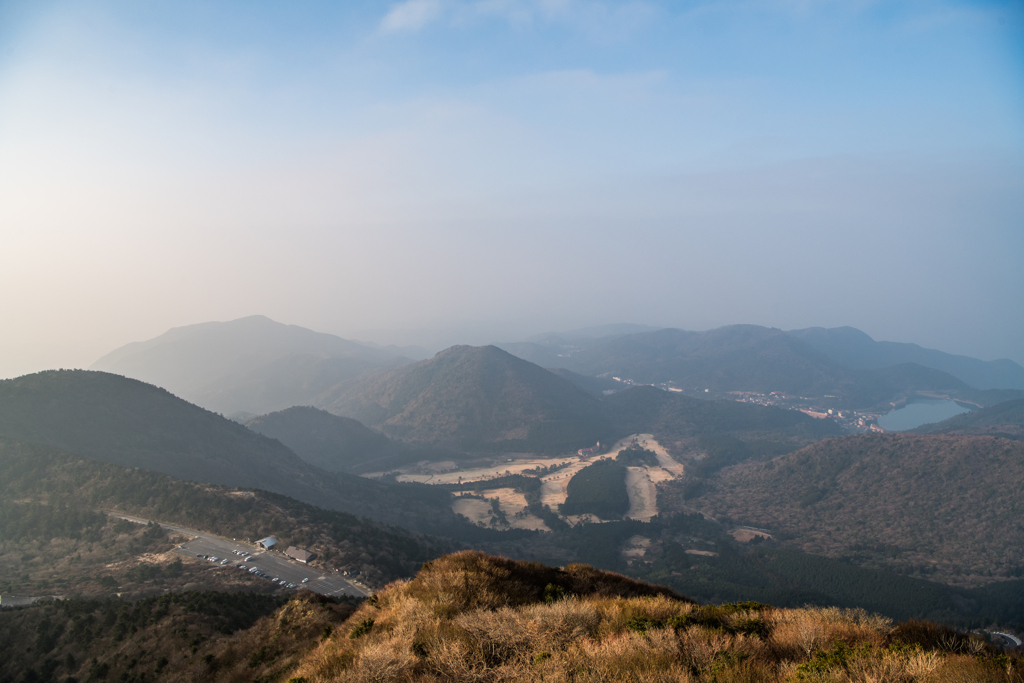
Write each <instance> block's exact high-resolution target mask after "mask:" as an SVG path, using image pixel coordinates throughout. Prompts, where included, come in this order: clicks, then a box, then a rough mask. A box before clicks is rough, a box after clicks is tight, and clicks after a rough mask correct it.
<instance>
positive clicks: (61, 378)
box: [0, 370, 460, 531]
mask: <svg viewBox="0 0 1024 683" xmlns="http://www.w3.org/2000/svg"><path fill="white" fill-rule="evenodd" d="M0 437H8V438H12V439H15V440H19V441H24V442H32V443H39V444H45V445H49V446H54V447H56V448H59V449H61V450H64V451H68V452H71V453H74V454H76V455H79V456H81V457H84V458H89V459H93V460H99V461H103V462H111V463H116V464H119V465H123V466H127V467H142V468H145V469H148V470H152V471H156V472H162V473H164V474H169V475H171V476H173V477H175V478H178V479H187V480H191V481H201V482H208V483H213V484H221V485H224V486H235V487H243V488H260V489H265V490H268V491H274V492H275V493H280V494H283V495H286V496H290V497H292V498H295V499H298V500H301V501H303V502H306V503H311V504H313V505H317V506H320V507H323V508H327V509H334V510H343V511H346V512H350V513H354V514H358V515H364V516H367V517H372V518H374V519H378V520H381V521H385V522H387V523H401V524H403V525H404V526H408V527H411V528H414V529H417V530H421V531H431V530H440V529H444V530H446V531H453V530H454V531H457V529H458V528H459V525H460V522H459V520H458V518H457V517H456V516H455V515H454V513H452V511H451V509H450V508H449V499H450V496H449V495H448V494H447V493H445V492H443V491H440V490H437V489H431V488H429V487H426V486H417V485H392V484H386V483H382V482H378V481H372V480H368V479H364V478H362V477H357V476H354V475H350V474H344V473H330V472H326V471H324V470H321V469H319V468H317V467H314V466H313V465H310V464H309V463H307V462H305V461H304V460H302V459H301V458H299V457H298V456H297V455H295V454H294V453H292V452H291V451H290V450H289V449H288V448H287V447H285V446H284V445H283V444H282V443H281V442H279V441H277V440H276V439H270V438H267V437H265V436H262V435H260V434H257V433H255V432H253V431H250V430H249V429H246V428H245V427H244V426H243V425H240V424H237V423H235V422H232V421H231V420H227V419H225V418H223V417H221V416H220V415H217V414H216V413H211V412H209V411H207V410H204V409H202V408H199V407H197V406H194V405H192V404H190V403H188V402H186V401H183V400H181V399H180V398H177V397H176V396H173V395H172V394H170V393H168V392H166V391H164V390H163V389H159V388H157V387H154V386H152V385H149V384H144V383H142V382H139V381H136V380H132V379H127V378H124V377H120V376H118V375H111V374H109V373H104V372H89V371H82V370H68V371H49V372H41V373H37V374H34V375H25V376H24V377H19V378H17V379H11V380H3V381H0Z"/></svg>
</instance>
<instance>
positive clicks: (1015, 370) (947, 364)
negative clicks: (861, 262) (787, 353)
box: [788, 327, 1024, 390]
mask: <svg viewBox="0 0 1024 683" xmlns="http://www.w3.org/2000/svg"><path fill="white" fill-rule="evenodd" d="M788 334H790V335H792V336H794V337H796V338H797V339H800V340H801V341H804V342H806V343H807V344H809V345H810V346H811V347H813V348H814V349H816V350H817V351H820V352H821V353H823V354H824V355H826V356H828V357H829V358H831V359H832V360H834V361H836V362H837V363H840V364H842V365H844V366H846V367H848V368H850V369H852V370H877V369H880V368H885V367H889V366H892V365H899V364H901V363H916V364H918V365H923V366H925V367H928V368H934V369H936V370H941V371H942V372H946V373H949V374H950V375H953V376H954V377H957V378H959V379H960V380H962V381H964V382H965V383H967V384H968V385H970V386H972V387H974V388H975V389H1021V390H1024V367H1021V366H1020V365H1018V364H1017V363H1014V362H1013V361H1012V360H1007V359H1001V360H993V361H983V360H978V359H977V358H970V357H968V356H957V355H954V354H951V353H944V352H942V351H936V350H934V349H926V348H923V347H921V346H918V345H917V344H905V343H899V342H887V341H875V340H874V339H872V338H871V337H870V336H868V335H867V334H865V333H864V332H861V331H860V330H858V329H856V328H854V327H835V328H831V329H826V328H824V327H809V328H807V329H803V330H791V331H790V332H788Z"/></svg>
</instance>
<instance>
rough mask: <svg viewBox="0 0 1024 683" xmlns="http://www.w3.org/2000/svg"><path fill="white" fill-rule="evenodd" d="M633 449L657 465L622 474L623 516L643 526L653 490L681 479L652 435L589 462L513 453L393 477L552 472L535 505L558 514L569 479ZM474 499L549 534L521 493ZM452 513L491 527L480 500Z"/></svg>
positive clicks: (460, 480) (461, 478)
mask: <svg viewBox="0 0 1024 683" xmlns="http://www.w3.org/2000/svg"><path fill="white" fill-rule="evenodd" d="M633 444H637V445H639V446H641V447H642V448H646V449H647V450H649V451H651V452H653V453H654V454H655V456H656V457H657V459H658V464H657V465H655V466H632V467H629V468H628V473H627V475H626V488H627V491H628V493H629V503H630V509H629V512H628V513H627V514H626V517H628V518H629V519H637V520H644V521H647V520H650V519H651V518H652V517H654V516H655V515H657V514H658V505H657V500H658V496H657V485H658V484H660V483H662V482H666V481H670V480H672V479H675V478H677V477H680V476H682V474H683V465H682V464H680V463H679V462H677V461H676V460H675V459H674V458H673V457H672V456H671V455H669V454H668V452H667V451H666V450H665V448H664V447H663V446H662V445H661V444H660V443H658V441H657V440H656V439H655V438H654V436H653V435H652V434H632V435H630V436H627V437H626V438H624V439H620V440H619V441H618V442H616V443H615V444H614V445H612V446H611V448H608V449H606V451H605V452H604V453H602V454H599V455H595V456H593V457H589V458H586V457H581V456H579V455H566V456H561V457H554V458H546V457H536V456H532V455H530V454H524V453H515V454H509V455H508V456H502V457H495V458H487V459H477V460H476V461H473V462H463V463H458V462H455V461H452V460H446V461H443V462H427V461H424V462H419V463H416V464H414V465H408V466H406V467H403V468H401V469H399V470H396V472H397V477H396V478H397V480H398V481H402V482H417V483H421V484H430V485H435V484H437V485H440V484H466V483H473V482H480V481H487V480H489V479H496V478H498V477H503V476H507V475H511V474H522V473H523V472H528V471H531V470H532V471H536V470H539V469H548V468H551V467H555V468H556V469H554V470H553V471H551V472H548V473H547V474H544V475H542V476H541V477H539V478H540V481H541V490H540V502H541V504H543V505H546V506H548V507H550V508H551V509H552V510H554V511H556V512H557V511H558V507H559V506H560V505H562V504H563V503H564V502H565V499H566V495H567V492H566V486H567V485H568V484H569V480H570V479H572V478H573V476H575V475H576V474H577V473H578V472H579V471H580V470H582V469H583V468H585V467H587V466H588V465H592V464H594V463H595V462H598V461H601V460H606V459H609V458H614V457H615V456H616V455H618V453H619V451H621V450H624V449H626V448H628V447H629V446H631V445H633ZM384 474H385V473H384V472H374V473H371V474H367V475H364V476H367V477H379V476H383V475H384ZM527 476H529V475H527ZM477 495H480V496H483V497H484V498H487V499H488V500H490V499H493V498H497V499H498V504H499V506H500V507H501V511H502V512H503V513H505V516H506V518H507V519H508V522H509V526H510V527H511V528H514V529H536V530H541V531H548V530H549V529H548V527H547V526H546V525H545V524H544V522H543V521H542V520H541V519H540V518H538V517H536V516H535V515H531V514H529V513H528V512H527V511H526V498H525V497H524V496H523V494H522V493H518V492H516V491H515V490H514V489H511V488H496V489H488V490H485V491H479V492H477ZM452 510H454V511H455V512H456V513H458V514H460V515H463V516H464V517H466V518H467V519H469V520H470V521H472V522H474V523H477V524H483V525H485V526H494V525H493V524H491V518H492V517H493V516H494V514H493V510H492V509H491V506H490V503H489V502H488V501H485V500H480V499H479V498H463V497H458V498H456V500H455V501H454V502H453V503H452ZM563 519H565V521H567V522H568V523H569V524H573V525H575V524H578V523H579V522H581V521H585V522H599V521H601V520H599V519H598V518H596V517H594V516H593V515H570V516H568V517H563ZM501 526H503V525H501Z"/></svg>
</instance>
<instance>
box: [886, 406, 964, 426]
mask: <svg viewBox="0 0 1024 683" xmlns="http://www.w3.org/2000/svg"><path fill="white" fill-rule="evenodd" d="M966 412H969V411H968V409H967V408H964V407H963V406H961V405H959V404H958V403H956V402H955V401H950V400H948V399H942V398H915V399H911V400H910V401H908V402H907V404H906V405H905V406H903V407H902V408H897V409H896V410H893V411H891V412H888V413H886V414H885V415H883V416H881V417H880V418H878V426H879V427H881V428H882V429H884V430H886V431H890V432H904V431H906V430H908V429H913V428H915V427H920V426H921V425H925V424H930V423H932V422H942V421H943V420H945V419H947V418H950V417H953V416H954V415H959V414H960V413H966Z"/></svg>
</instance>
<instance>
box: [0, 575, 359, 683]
mask: <svg viewBox="0 0 1024 683" xmlns="http://www.w3.org/2000/svg"><path fill="white" fill-rule="evenodd" d="M354 609H355V607H354V605H353V604H352V603H347V602H339V601H336V600H329V599H325V598H323V597H321V596H317V595H314V594H312V593H308V592H302V593H300V594H299V595H298V596H297V597H293V598H291V599H290V600H286V599H285V598H282V597H280V596H261V595H255V594H252V593H234V594H228V593H215V592H195V591H188V592H185V593H168V594H166V595H162V596H159V597H152V598H147V599H144V600H139V601H136V602H127V601H122V600H118V599H105V600H81V599H72V600H60V601H56V602H51V603H43V604H37V605H33V606H32V607H28V608H21V609H12V610H3V611H2V612H0V639H2V640H3V643H4V645H5V648H4V657H3V658H0V681H2V682H3V683H8V682H11V683H14V682H17V683H22V682H25V683H27V682H29V681H39V682H43V681H64V682H65V683H71V682H72V681H83V682H84V681H90V682H95V681H121V682H123V683H143V682H144V681H182V682H184V681H190V682H191V681H239V682H242V681H244V682H245V683H250V682H251V681H263V682H264V683H270V682H272V681H282V682H283V681H284V680H285V679H286V676H285V673H284V672H287V671H289V670H291V669H293V668H294V667H295V665H296V664H297V663H298V661H299V660H301V658H302V657H303V655H304V654H305V653H307V652H308V651H310V650H312V649H313V648H315V647H316V645H317V644H318V643H319V642H320V640H321V639H322V638H324V637H325V634H329V633H330V632H331V630H332V629H333V628H337V627H338V626H339V625H340V624H341V623H342V622H344V620H345V619H346V618H347V617H348V616H349V615H351V613H352V612H353V610H354Z"/></svg>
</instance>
